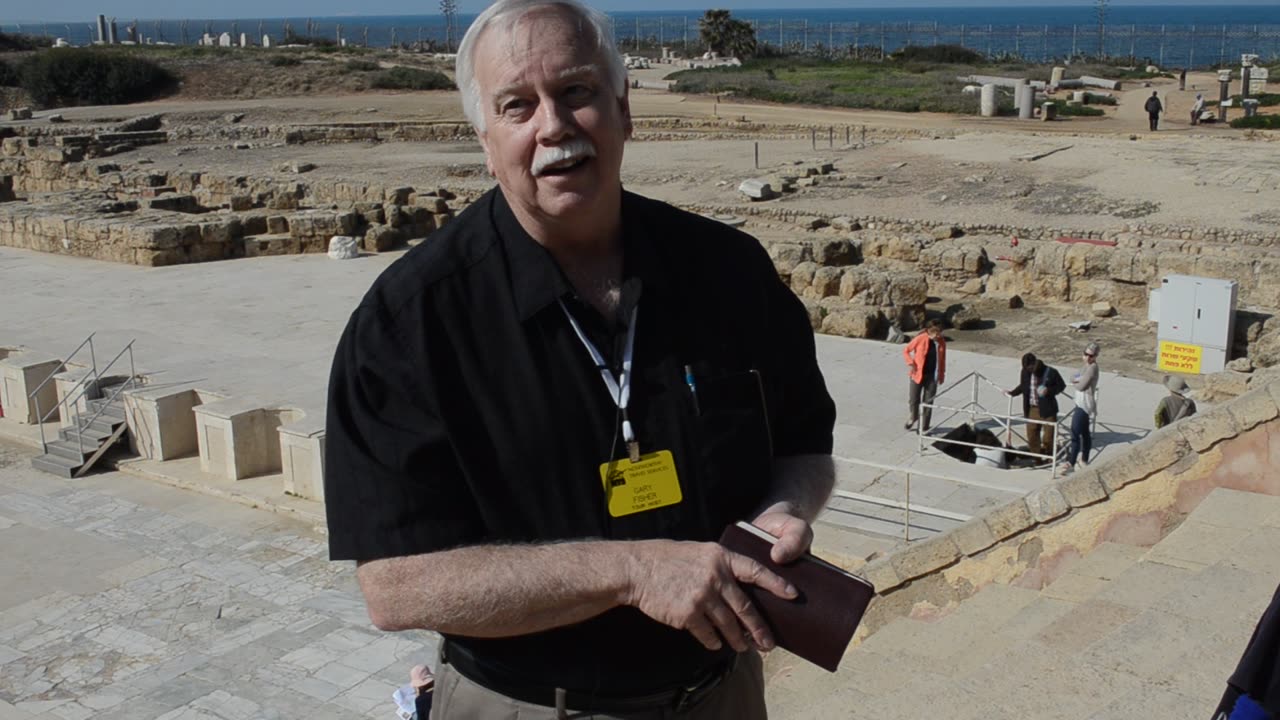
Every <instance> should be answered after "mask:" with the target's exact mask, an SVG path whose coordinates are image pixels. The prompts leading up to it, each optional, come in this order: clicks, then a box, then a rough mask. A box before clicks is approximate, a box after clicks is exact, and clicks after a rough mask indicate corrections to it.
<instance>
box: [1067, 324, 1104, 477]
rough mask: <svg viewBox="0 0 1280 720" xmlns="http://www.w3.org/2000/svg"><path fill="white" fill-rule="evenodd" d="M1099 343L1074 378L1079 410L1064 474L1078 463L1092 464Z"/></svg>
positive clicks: (1093, 344) (1090, 348) (1087, 351)
mask: <svg viewBox="0 0 1280 720" xmlns="http://www.w3.org/2000/svg"><path fill="white" fill-rule="evenodd" d="M1099 349H1100V348H1099V347H1098V343H1096V342H1091V343H1089V344H1088V345H1087V346H1086V347H1085V349H1084V366H1083V367H1081V368H1080V371H1079V372H1077V373H1076V374H1075V376H1074V377H1072V378H1071V387H1072V388H1073V389H1074V390H1075V391H1076V407H1075V409H1074V410H1072V411H1071V447H1070V449H1069V450H1068V451H1067V461H1066V462H1065V463H1063V464H1062V471H1063V472H1064V473H1069V472H1071V471H1072V470H1074V469H1075V466H1076V460H1077V459H1079V461H1080V462H1081V463H1082V464H1084V465H1088V464H1089V454H1090V453H1092V452H1093V419H1094V418H1095V417H1097V415H1098V375H1099V373H1100V371H1099V369H1098V350H1099Z"/></svg>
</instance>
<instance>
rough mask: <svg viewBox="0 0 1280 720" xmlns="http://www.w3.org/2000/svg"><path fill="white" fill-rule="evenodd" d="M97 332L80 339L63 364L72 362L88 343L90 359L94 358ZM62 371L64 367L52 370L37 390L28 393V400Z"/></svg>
mask: <svg viewBox="0 0 1280 720" xmlns="http://www.w3.org/2000/svg"><path fill="white" fill-rule="evenodd" d="M97 334H98V333H96V332H91V333H89V337H87V338H85V339H84V340H82V341H80V344H79V345H77V346H76V349H75V350H72V351H71V354H70V355H68V356H67V359H66V360H63V361H62V364H63V365H66V364H67V363H69V362H71V358H73V357H75V356H76V353H78V352H80V350H81V349H82V348H84V346H85V345H86V344H87V345H89V357H90V359H92V358H93V336H94V335H97ZM94 367H95V368H96V367H97V362H94ZM60 372H62V369H58V370H53V371H51V372H50V373H49V376H48V377H46V378H45V379H44V382H42V383H40V384H39V385H37V386H36V389H35V390H32V391H31V392H30V393H28V394H27V399H28V400H34V399H35V397H36V393H38V392H40V391H41V390H43V389H44V386H45V385H48V384H49V381H50V380H52V379H53V376H55V375H57V374H58V373H60Z"/></svg>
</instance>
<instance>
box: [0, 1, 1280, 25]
mask: <svg viewBox="0 0 1280 720" xmlns="http://www.w3.org/2000/svg"><path fill="white" fill-rule="evenodd" d="M588 1H589V2H591V4H593V5H595V6H596V7H599V8H601V9H602V10H673V11H679V12H686V13H687V12H700V11H702V10H704V9H706V8H708V7H712V6H714V7H727V8H729V9H731V10H734V9H747V8H776V7H786V6H787V5H788V4H787V3H786V2H784V1H783V0H724V1H721V2H713V3H708V0H588ZM1276 1H1277V0H1230V4H1233V5H1259V6H1266V5H1274V4H1275V3H1276ZM487 4H488V2H487V1H486V0H459V2H458V7H459V10H460V12H462V13H464V14H474V13H477V12H479V11H480V10H481V9H482V8H484V7H485V6H486V5H487ZM1048 4H1050V3H1041V2H1036V0H982V1H981V2H975V1H974V0H897V1H896V2H894V1H892V0H804V2H803V5H804V7H807V8H860V7H898V8H905V7H947V8H961V7H974V6H986V7H992V6H1000V5H1004V6H1039V5H1048ZM1052 4H1053V5H1074V6H1091V5H1093V0H1054V2H1052ZM1111 4H1112V5H1113V6H1121V5H1213V4H1216V3H1215V2H1214V0H1127V1H1113V2H1112V3H1111ZM352 8H359V11H358V13H353V12H352ZM438 12H439V2H438V0H361V2H358V3H352V2H351V0H269V1H268V2H262V0H223V1H222V2H220V3H210V2H208V1H207V0H204V1H202V2H196V1H195V0H173V1H171V2H158V1H157V0H53V1H52V2H47V3H30V2H22V1H21V0H0V23H14V22H19V21H24V20H25V21H34V20H45V21H48V22H64V23H65V22H85V23H88V22H92V21H93V18H94V17H96V16H97V14H98V13H104V14H106V15H108V16H111V15H114V16H116V17H119V18H135V17H136V18H142V19H147V20H162V19H176V18H190V19H220V18H262V17H308V16H309V17H324V16H332V15H353V14H359V15H433V14H436V13H438Z"/></svg>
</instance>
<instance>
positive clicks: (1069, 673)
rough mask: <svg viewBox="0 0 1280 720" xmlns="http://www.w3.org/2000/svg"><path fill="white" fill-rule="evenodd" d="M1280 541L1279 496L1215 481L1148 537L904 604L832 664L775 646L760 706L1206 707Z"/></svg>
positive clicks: (1107, 715) (1043, 717)
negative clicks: (934, 611) (1164, 530)
mask: <svg viewBox="0 0 1280 720" xmlns="http://www.w3.org/2000/svg"><path fill="white" fill-rule="evenodd" d="M1277 548H1280V497H1274V496H1270V495H1258V494H1253V493H1246V492H1239V491H1234V490H1225V489H1217V490H1214V491H1213V492H1212V493H1211V494H1210V495H1209V496H1208V497H1206V498H1205V499H1204V501H1203V502H1201V504H1200V505H1199V507H1197V508H1196V510H1195V511H1193V512H1192V513H1191V514H1190V515H1189V516H1188V517H1187V518H1186V520H1185V521H1184V522H1183V523H1182V524H1181V525H1179V526H1178V527H1177V529H1175V530H1174V531H1173V532H1172V533H1170V534H1169V535H1168V536H1166V537H1165V538H1164V539H1163V540H1162V541H1161V542H1159V543H1157V544H1156V545H1155V546H1154V547H1151V548H1145V547H1137V546H1131V545H1120V544H1115V543H1103V544H1101V545H1099V546H1098V547H1097V548H1095V549H1094V550H1092V551H1091V552H1090V553H1089V554H1088V555H1085V556H1084V557H1083V558H1080V559H1078V560H1076V561H1075V562H1074V563H1073V564H1071V565H1070V566H1069V567H1067V568H1066V571H1065V573H1063V574H1061V575H1059V576H1058V577H1057V579H1056V580H1055V581H1054V582H1052V583H1051V584H1050V585H1049V586H1048V587H1046V588H1044V589H1043V590H1034V589H1028V588H1021V587H1014V586H1009V585H1001V584H992V585H988V586H986V587H985V588H983V589H982V590H980V591H979V592H978V593H977V594H976V595H974V596H973V597H971V598H969V599H968V600H965V601H964V602H962V603H960V604H959V605H958V606H957V607H954V608H953V609H952V610H951V611H950V612H947V613H945V614H942V615H941V616H940V617H936V618H933V619H931V620H928V621H926V620H923V619H912V618H900V619H898V620H895V621H893V622H891V623H889V624H888V625H886V626H885V627H883V628H881V629H880V630H879V631H878V632H876V633H875V634H873V635H872V636H870V637H869V638H867V639H866V640H865V641H864V642H863V643H862V644H861V645H859V646H858V647H855V648H853V649H851V650H850V651H849V652H848V654H846V656H845V658H844V661H843V663H842V665H841V669H840V671H839V672H838V673H835V674H830V673H826V672H825V671H822V670H820V669H817V668H815V667H813V666H811V665H809V664H808V663H805V662H803V661H800V660H798V659H796V658H795V657H793V656H790V655H788V654H786V653H783V652H778V653H773V654H771V655H770V657H769V658H768V659H767V661H766V682H767V686H768V697H769V710H770V717H773V718H775V719H780V720H791V719H798V718H821V719H826V718H868V719H875V720H922V719H924V718H932V717H947V718H951V719H954V720H977V719H979V718H981V719H982V720H1002V719H1005V718H1008V719H1009V720H1013V719H1014V718H1017V719H1018V720H1028V719H1034V720H1052V719H1055V718H1062V719H1063V720H1067V719H1070V720H1121V719H1124V720H1130V719H1131V718H1136V717H1144V718H1162V719H1164V720H1176V719H1178V718H1187V719H1188V720H1192V719H1194V720H1204V718H1207V717H1209V715H1210V713H1211V712H1212V710H1213V709H1214V707H1215V706H1216V705H1217V703H1218V700H1219V699H1220V698H1221V696H1222V692H1223V690H1224V689H1225V687H1226V679H1227V677H1228V676H1229V675H1230V674H1231V672H1232V670H1234V668H1235V665H1236V663H1237V662H1238V661H1239V658H1240V655H1241V653H1243V652H1244V648H1245V645H1246V644H1247V643H1248V640H1249V637H1250V636H1251V634H1252V632H1253V628H1254V625H1255V624H1256V623H1257V621H1258V618H1259V617H1260V616H1261V614H1262V611H1263V610H1264V609H1265V608H1266V606H1267V603H1268V602H1269V601H1270V599H1271V596H1272V593H1273V592H1274V591H1275V589H1276V585H1277V583H1278V582H1280V552H1277ZM918 614H923V613H918Z"/></svg>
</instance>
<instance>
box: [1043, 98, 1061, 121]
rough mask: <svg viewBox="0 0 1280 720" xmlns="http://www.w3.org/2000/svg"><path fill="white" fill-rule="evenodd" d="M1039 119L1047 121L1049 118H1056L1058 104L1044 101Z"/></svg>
mask: <svg viewBox="0 0 1280 720" xmlns="http://www.w3.org/2000/svg"><path fill="white" fill-rule="evenodd" d="M1040 119H1041V120H1043V121H1045V122H1049V121H1051V120H1057V119H1058V104H1057V103H1054V102H1047V103H1045V104H1044V106H1043V107H1042V108H1041V114H1040Z"/></svg>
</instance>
